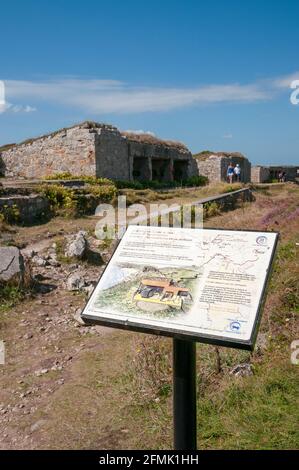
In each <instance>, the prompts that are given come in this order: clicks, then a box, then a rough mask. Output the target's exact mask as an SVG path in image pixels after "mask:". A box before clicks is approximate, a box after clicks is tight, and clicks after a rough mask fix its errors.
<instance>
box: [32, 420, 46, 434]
mask: <svg viewBox="0 0 299 470" xmlns="http://www.w3.org/2000/svg"><path fill="white" fill-rule="evenodd" d="M44 422H45V420H44V419H40V420H39V421H37V422H36V423H34V424H32V426H31V427H30V431H31V432H34V431H37V430H38V429H39V428H40V427H41V426H42V425H43V424H44Z"/></svg>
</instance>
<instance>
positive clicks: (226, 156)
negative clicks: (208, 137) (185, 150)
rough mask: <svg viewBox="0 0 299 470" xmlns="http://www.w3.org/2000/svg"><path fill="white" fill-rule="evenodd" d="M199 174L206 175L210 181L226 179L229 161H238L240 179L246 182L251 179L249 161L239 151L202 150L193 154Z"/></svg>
mask: <svg viewBox="0 0 299 470" xmlns="http://www.w3.org/2000/svg"><path fill="white" fill-rule="evenodd" d="M194 158H195V159H196V162H197V168H198V172H199V174H200V175H203V176H207V177H208V179H209V182H210V183H217V182H219V181H227V168H228V165H229V164H230V163H232V164H233V165H234V166H235V165H236V164H237V163H238V164H239V165H240V167H241V181H242V182H243V183H248V182H250V180H251V163H250V161H249V160H248V159H247V158H246V157H245V156H244V155H242V154H241V153H237V152H233V153H228V152H214V153H213V152H210V151H204V152H201V153H198V154H196V155H194Z"/></svg>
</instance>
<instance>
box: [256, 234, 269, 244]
mask: <svg viewBox="0 0 299 470" xmlns="http://www.w3.org/2000/svg"><path fill="white" fill-rule="evenodd" d="M256 243H257V244H258V245H267V237H265V235H260V236H259V237H257V239H256Z"/></svg>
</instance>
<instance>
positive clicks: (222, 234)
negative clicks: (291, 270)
mask: <svg viewBox="0 0 299 470" xmlns="http://www.w3.org/2000/svg"><path fill="white" fill-rule="evenodd" d="M277 238H278V234H277V233H273V232H256V231H234V230H217V229H184V228H167V227H145V226H137V225H131V226H129V227H128V229H127V231H126V233H125V234H124V236H123V238H122V240H121V241H120V243H119V245H118V247H117V249H116V251H115V252H114V254H113V256H112V258H111V260H110V262H109V263H108V265H107V267H106V269H105V271H104V273H103V275H102V277H101V279H100V281H99V283H98V285H97V287H96V288H95V290H94V292H93V294H92V296H91V298H90V300H89V302H88V304H87V306H86V307H85V309H84V311H83V313H82V317H83V318H84V319H85V320H87V321H89V322H95V323H100V324H104V325H107V326H109V325H110V326H114V327H119V328H128V329H132V330H135V331H144V332H148V333H155V334H162V335H167V336H176V337H184V338H185V339H188V338H189V339H191V340H196V341H201V342H206V343H211V344H219V345H225V346H232V347H237V348H244V349H252V348H253V346H254V341H255V337H256V334H257V328H258V324H259V320H260V314H261V307H262V303H263V299H264V296H265V290H266V284H267V280H268V278H269V271H270V267H271V264H272V260H273V255H274V252H275V248H276V244H277Z"/></svg>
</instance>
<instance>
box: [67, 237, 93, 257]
mask: <svg viewBox="0 0 299 470" xmlns="http://www.w3.org/2000/svg"><path fill="white" fill-rule="evenodd" d="M87 249H88V242H87V239H86V232H84V231H83V230H80V232H78V233H77V234H76V235H75V236H74V237H71V238H69V240H68V243H67V246H66V249H65V256H66V257H67V258H79V259H82V258H84V256H85V254H86V251H87Z"/></svg>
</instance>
